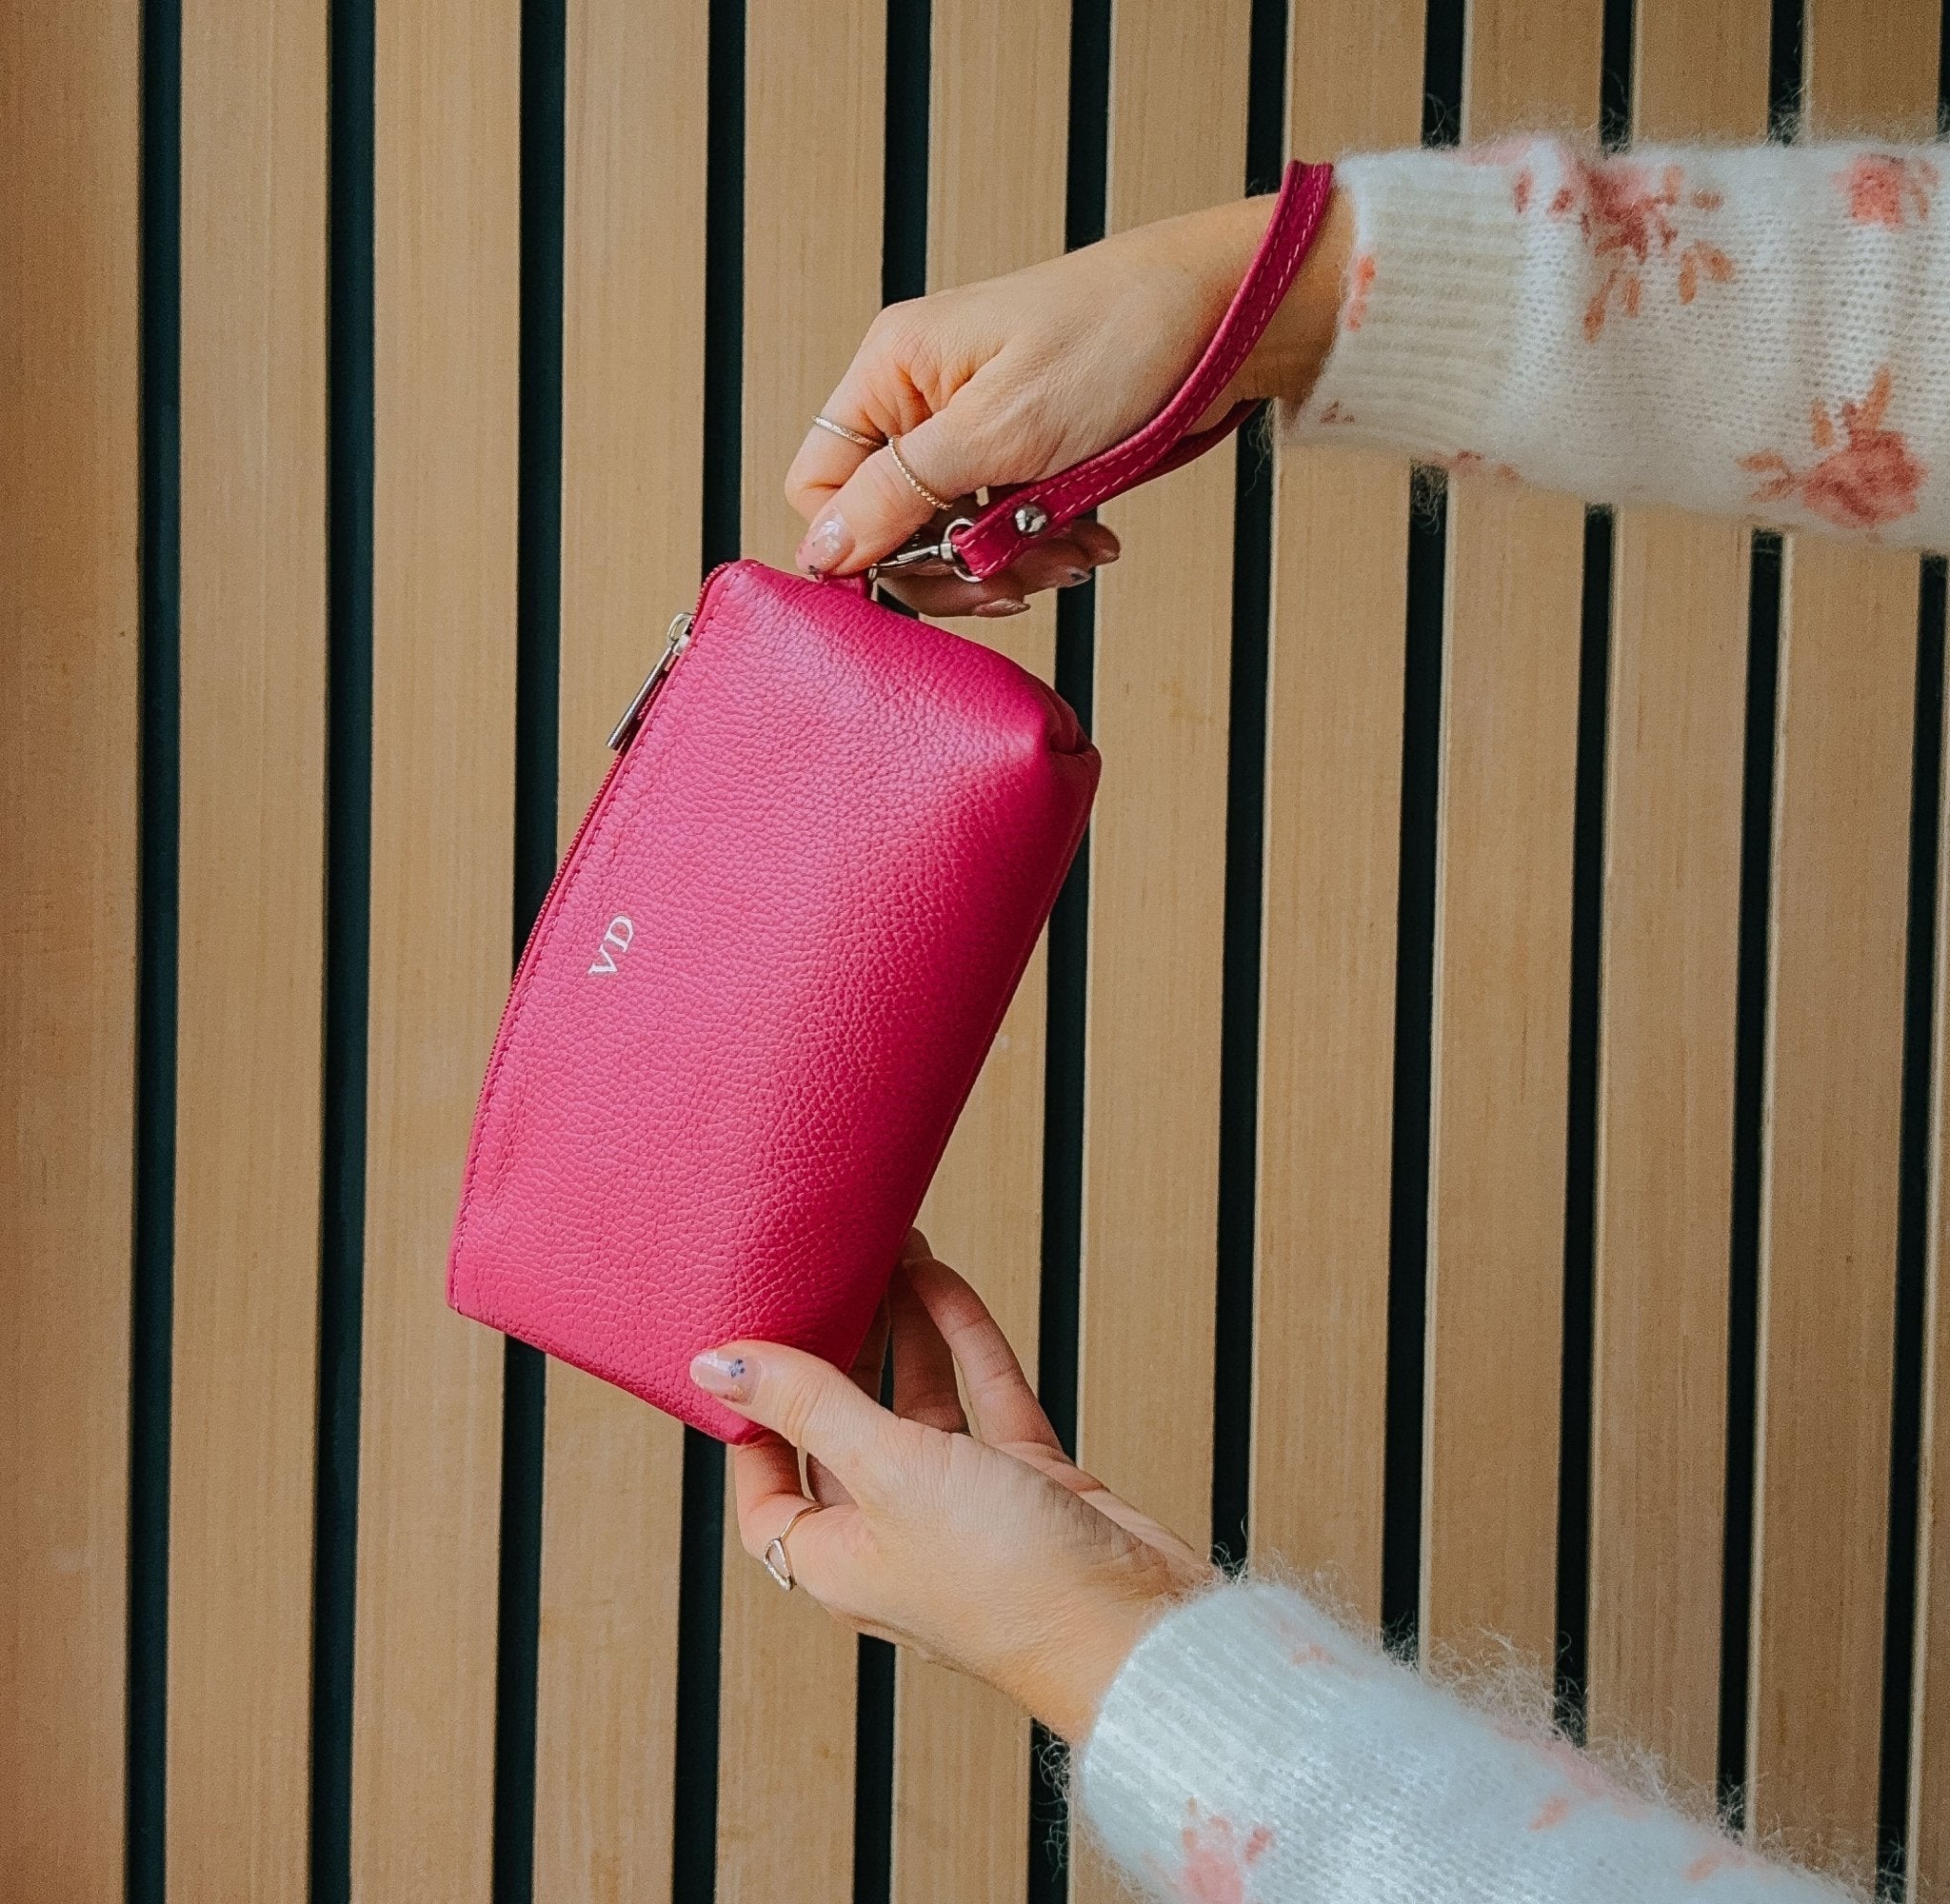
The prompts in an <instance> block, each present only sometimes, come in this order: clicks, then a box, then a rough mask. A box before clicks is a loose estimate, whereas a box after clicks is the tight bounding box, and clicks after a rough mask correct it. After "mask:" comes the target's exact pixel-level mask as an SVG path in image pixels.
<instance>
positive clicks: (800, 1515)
mask: <svg viewBox="0 0 1950 1904" xmlns="http://www.w3.org/2000/svg"><path fill="white" fill-rule="evenodd" d="M818 1512H819V1502H818V1501H816V1500H809V1501H807V1502H806V1505H805V1506H804V1507H799V1508H795V1509H794V1510H793V1512H792V1518H791V1519H790V1520H788V1521H787V1522H786V1524H785V1526H783V1527H782V1528H780V1529H779V1531H778V1532H777V1533H776V1534H775V1535H773V1536H772V1537H771V1538H770V1539H769V1540H767V1541H766V1551H765V1552H764V1554H763V1555H761V1556H760V1558H761V1559H762V1560H763V1561H764V1562H765V1569H766V1573H768V1574H769V1575H770V1576H771V1577H772V1578H773V1579H775V1580H776V1581H778V1583H779V1585H780V1586H782V1587H783V1588H785V1590H786V1592H787V1593H788V1594H789V1593H790V1592H791V1591H792V1589H793V1588H794V1587H796V1586H797V1585H798V1584H799V1582H798V1581H797V1580H795V1579H794V1578H793V1577H792V1557H791V1555H789V1554H788V1553H786V1535H788V1534H790V1533H791V1531H792V1530H793V1529H794V1528H795V1527H797V1526H798V1525H799V1523H800V1522H801V1521H802V1520H804V1519H805V1518H806V1516H807V1515H808V1514H817V1513H818ZM774 1551H776V1552H777V1554H778V1558H777V1559H776V1560H774V1559H773V1558H772V1555H773V1553H774Z"/></svg>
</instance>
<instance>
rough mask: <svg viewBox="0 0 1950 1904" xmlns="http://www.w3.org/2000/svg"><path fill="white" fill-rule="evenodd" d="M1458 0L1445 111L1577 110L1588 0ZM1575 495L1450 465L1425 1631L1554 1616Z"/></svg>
mask: <svg viewBox="0 0 1950 1904" xmlns="http://www.w3.org/2000/svg"><path fill="white" fill-rule="evenodd" d="M1537 18H1538V16H1537V14H1536V13H1535V11H1533V10H1532V9H1531V8H1530V7H1528V6H1527V5H1525V4H1523V0H1471V4H1470V9H1469V15H1468V32H1469V37H1468V43H1467V48H1466V54H1465V60H1464V67H1463V88H1462V130H1463V135H1464V136H1465V137H1466V138H1470V139H1476V140H1482V139H1488V138H1493V137H1494V136H1496V135H1497V134H1498V133H1501V132H1506V131H1510V130H1516V129H1525V128H1527V127H1530V126H1534V125H1538V124H1544V125H1551V126H1562V125H1572V126H1580V127H1585V128H1591V127H1594V126H1595V125H1596V122H1597V118H1598V88H1599V73H1600V39H1601V29H1602V7H1601V6H1600V5H1599V4H1598V0H1563V4H1560V5H1558V6H1556V7H1554V8H1553V9H1552V10H1551V15H1550V18H1551V28H1552V30H1551V31H1550V32H1548V33H1542V32H1539V31H1538V30H1537ZM1583 529H1584V512H1583V510H1582V507H1581V506H1579V505H1578V504H1577V503H1576V502H1573V501H1570V500H1568V499H1566V498H1563V497H1560V496H1541V495H1536V494H1532V493H1528V492H1519V491H1517V490H1516V489H1515V488H1514V486H1509V485H1506V484H1504V483H1503V482H1502V480H1501V479H1499V478H1498V477H1495V476H1492V475H1470V476H1463V477H1456V478H1453V479H1452V480H1451V482H1450V486H1449V540H1448V578H1447V584H1446V592H1445V596H1444V610H1445V617H1446V629H1445V633H1444V638H1443V763H1442V790H1441V796H1440V798H1441V812H1440V818H1439V822H1438V824H1439V827H1440V836H1439V843H1438V852H1439V860H1438V869H1437V898H1436V1002H1435V1027H1434V1034H1433V1042H1434V1056H1433V1067H1432V1085H1431V1089H1432V1093H1433V1099H1432V1103H1431V1109H1430V1124H1431V1137H1430V1141H1431V1145H1432V1155H1431V1159H1430V1165H1429V1258H1428V1351H1427V1356H1428V1359H1427V1365H1426V1369H1427V1374H1426V1382H1427V1390H1426V1393H1427V1399H1426V1404H1425V1407H1424V1412H1423V1428H1424V1433H1423V1554H1422V1562H1423V1594H1422V1599H1423V1619H1422V1636H1423V1646H1424V1649H1428V1648H1431V1647H1433V1648H1435V1649H1437V1650H1439V1651H1442V1652H1455V1653H1457V1654H1459V1655H1462V1656H1470V1655H1473V1654H1475V1653H1476V1652H1478V1651H1479V1650H1480V1649H1481V1648H1482V1645H1483V1644H1484V1636H1485V1635H1497V1636H1501V1638H1502V1640H1505V1641H1508V1642H1510V1643H1511V1644H1513V1645H1514V1646H1515V1647H1516V1648H1517V1649H1518V1650H1519V1651H1520V1652H1521V1653H1522V1654H1523V1655H1525V1656H1528V1657H1530V1658H1532V1659H1536V1660H1544V1661H1548V1660H1549V1659H1550V1658H1551V1657H1552V1656H1553V1655H1554V1653H1555V1640H1556V1635H1557V1610H1556V1589H1557V1573H1556V1556H1557V1512H1558V1505H1557V1497H1558V1447H1559V1391H1560V1371H1561V1362H1562V1339H1561V1336H1562V1329H1561V1321H1562V1298H1563V1250H1564V1141H1565V1135H1564V1119H1565V1109H1566V1099H1565V1086H1564V1080H1565V1065H1566V1050H1567V1047H1566V1038H1567V1033H1568V1010H1569V1000H1570V989H1571V986H1570V952H1571V944H1570V939H1571V828H1572V819H1573V811H1574V806H1575V799H1576V788H1575V768H1576V748H1577V722H1578V686H1579V627H1580V607H1581V589H1582V577H1583Z"/></svg>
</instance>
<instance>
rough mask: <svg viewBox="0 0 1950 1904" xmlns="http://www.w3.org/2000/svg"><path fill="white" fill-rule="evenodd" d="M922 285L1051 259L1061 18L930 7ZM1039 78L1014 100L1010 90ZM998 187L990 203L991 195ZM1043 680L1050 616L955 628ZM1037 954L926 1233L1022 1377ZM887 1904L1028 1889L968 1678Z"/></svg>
mask: <svg viewBox="0 0 1950 1904" xmlns="http://www.w3.org/2000/svg"><path fill="white" fill-rule="evenodd" d="M929 66H930V69H931V71H930V76H929V85H930V101H929V110H928V143H929V151H928V177H927V184H928V226H927V283H928V288H929V289H930V290H935V289H940V288H944V287H945V286H949V285H959V284H970V283H973V282H975V281H976V280H978V279H981V278H986V277H992V276H993V275H995V274H996V273H997V272H999V271H1006V270H1013V269H1015V268H1018V267H1020V266H1023V265H1029V264H1033V263H1035V262H1036V261H1037V260H1038V259H1040V258H1047V257H1050V256H1053V255H1054V254H1055V253H1056V252H1059V251H1061V250H1062V249H1063V241H1064V179H1065V154H1066V151H1067V148H1068V131H1069V127H1068V116H1069V115H1068V104H1069V96H1068V88H1067V84H1066V82H1067V77H1068V71H1069V21H1068V19H1067V17H1066V15H1065V12H1064V11H1063V10H1061V9H1054V8H1049V7H1045V6H1041V5H1039V4H1037V0H935V5H934V8H933V12H932V18H931V48H930V54H929ZM1025 71H1027V72H1034V73H1035V74H1037V76H1038V77H1037V84H1035V85H1034V86H1021V85H1018V84H1016V83H1015V75H1017V74H1019V73H1022V72H1025ZM1004 179H1007V180H1009V181H1010V182H1011V183H1010V186H1009V188H1007V189H1005V190H1003V189H998V188H997V185H998V181H1001V180H1004ZM963 625H964V626H965V627H966V628H967V629H969V630H970V631H975V630H979V631H980V638H981V639H983V640H985V641H987V642H989V643H991V644H992V645H995V646H996V647H999V648H1001V649H1002V650H1003V651H1004V652H1005V653H1006V654H1008V655H1009V656H1011V657H1012V658H1013V659H1014V660H1016V661H1018V662H1020V663H1021V664H1023V665H1024V666H1025V667H1026V668H1029V669H1030V670H1031V671H1032V672H1034V673H1036V674H1039V675H1041V676H1042V677H1043V678H1044V679H1045V680H1048V679H1049V678H1050V677H1051V675H1052V673H1053V671H1054V668H1055V663H1056V608H1055V602H1054V599H1053V598H1052V597H1049V596H1045V597H1043V598H1042V599H1040V600H1038V601H1036V602H1035V603H1034V604H1033V605H1031V607H1030V608H1029V610H1028V612H1027V613H1025V614H1023V615H1019V616H1016V617H1014V618H1012V619H1011V620H1009V621H1006V622H1004V623H1001V624H999V625H998V624H995V623H988V624H986V625H985V624H982V623H978V622H965V623H964V624H963ZM1047 987H1048V972H1047V966H1046V963H1045V953H1044V950H1043V949H1042V948H1039V949H1038V951H1037V953H1036V955H1035V957H1034V958H1033V959H1032V960H1031V961H1030V962H1029V966H1028V969H1027V970H1026V971H1025V973H1024V974H1023V982H1022V986H1021V988H1020V989H1019V990H1018V992H1017V994H1016V997H1015V1001H1014V1002H1013V1003H1012V1004H1011V1005H1010V1007H1009V1011H1008V1015H1007V1017H1006V1018H1005V1020H1004V1021H1003V1026H1002V1030H1001V1031H1000V1032H999V1033H998V1034H997V1036H996V1041H995V1046H994V1049H993V1050H992V1051H991V1052H990V1054H989V1058H988V1061H987V1062H986V1063H985V1065H984V1066H983V1070H982V1076H981V1077H980V1079H978V1080H977V1081H976V1085H975V1090H974V1092H973V1094H972V1095H971V1096H970V1098H969V1100H968V1103H967V1107H966V1108H965V1110H964V1111H963V1113H962V1121H961V1122H960V1123H959V1124H958V1125H957V1126H956V1130H955V1135H954V1137H953V1139H952V1140H950V1142H949V1145H948V1149H947V1153H946V1155H945V1157H944V1158H943V1160H942V1163H941V1168H940V1169H939V1170H938V1171H937V1172H936V1173H935V1180H934V1184H933V1187H932V1188H931V1189H930V1190H929V1192H928V1196H927V1202H926V1204H925V1206H924V1208H923V1209H922V1212H921V1225H922V1228H923V1229H924V1230H925V1232H926V1233H927V1237H928V1240H929V1241H930V1242H931V1243H932V1244H933V1246H934V1248H935V1250H936V1251H937V1253H938V1254H939V1255H940V1256H941V1257H942V1259H944V1260H945V1261H947V1262H952V1263H956V1264H958V1265H963V1266H965V1273H966V1274H967V1275H968V1276H969V1278H970V1279H972V1280H973V1281H974V1283H975V1284H976V1286H977V1287H978V1288H979V1289H980V1290H981V1291H982V1294H983V1297H984V1299H985V1301H986V1302H987V1303H988V1306H989V1308H990V1310H991V1311H993V1313H994V1315H995V1317H996V1319H997V1320H998V1321H999V1322H1000V1323H1001V1324H1002V1326H1003V1328H1004V1330H1005V1332H1006V1333H1007V1335H1008V1338H1009V1339H1010V1341H1012V1342H1013V1343H1014V1344H1015V1347H1016V1353H1017V1354H1018V1355H1019V1356H1020V1357H1021V1358H1022V1359H1023V1363H1024V1366H1025V1368H1029V1369H1033V1368H1034V1367H1035V1366H1036V1353H1037V1321H1038V1296H1039V1291H1040V1289H1041V1283H1042V1279H1041V1276H1040V1274H1039V1271H1040V1267H1041V1257H1042V1244H1043V1116H1044V1060H1045V1039H1044V1021H1045V1002H1046V998H1045V995H1046V992H1047ZM894 1743H895V1759H894V1824H893V1872H892V1895H893V1899H894V1904H1008V1900H1010V1899H1013V1898H1020V1897H1021V1896H1022V1894H1023V1886H1024V1883H1025V1860H1026V1856H1027V1851H1028V1832H1027V1829H1026V1825H1025V1819H1026V1817H1027V1811H1028V1802H1029V1722H1028V1720H1027V1718H1026V1717H1025V1716H1023V1715H1022V1714H1021V1713H1020V1712H1018V1711H1017V1710H1016V1709H1015V1708H1014V1707H1013V1706H1012V1705H1010V1703H1009V1702H1008V1701H1007V1700H1006V1699H1005V1698H1003V1697H1002V1696H1000V1695H999V1694H997V1693H995V1692H993V1691H992V1690H991V1689H990V1688H988V1687H986V1686H984V1685H981V1684H979V1683H978V1682H977V1681H975V1680H973V1679H969V1678H966V1677H965V1676H962V1675H960V1674H956V1673H951V1672H949V1671H947V1670H946V1669H945V1667H941V1666H935V1665H930V1664H925V1663H924V1662H921V1661H918V1660H914V1659H911V1658H909V1657H907V1656H905V1655H904V1656H902V1657H901V1658H900V1659H899V1660H898V1661H897V1662H896V1667H895V1709H894Z"/></svg>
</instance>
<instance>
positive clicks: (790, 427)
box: [718, 0, 886, 1904]
mask: <svg viewBox="0 0 1950 1904" xmlns="http://www.w3.org/2000/svg"><path fill="white" fill-rule="evenodd" d="M745 31H746V39H745V50H746V61H745V83H746V98H745V114H746V118H745V126H746V134H745V168H746V170H745V412H744V422H743V448H742V455H743V459H744V462H743V494H744V522H743V532H742V536H741V544H742V546H743V548H744V550H745V552H746V554H747V555H754V556H758V557H761V558H763V559H764V560H765V561H767V562H772V563H777V564H780V565H783V566H787V567H789V566H790V565H791V561H792V551H793V548H794V547H795V546H796V545H797V543H798V539H799V534H800V531H801V529H802V528H803V525H802V524H801V523H800V522H799V521H798V519H797V518H796V517H795V516H794V515H793V514H792V512H791V511H790V510H789V509H788V508H787V507H786V501H785V494H784V488H783V485H784V483H785V480H786V466H787V465H788V464H789V463H790V462H791V460H792V454H793V451H794V450H795V449H796V448H797V447H798V446H799V442H800V439H801V438H802V437H804V436H805V434H806V426H807V424H808V423H809V421H810V420H811V418H812V415H813V413H814V412H815V411H816V410H818V409H819V407H820V406H821V405H822V404H824V403H825V402H826V398H827V396H828V395H829V394H830V393H831V391H832V388H833V386H834V385H835V384H837V383H838V382H839V381H840V377H841V375H842V373H843V372H844V371H845V370H846V365H847V363H848V361H849V360H850V359H851V357H852V355H853V351H854V349H855V347H857V346H858V344H859V342H860V339H861V337H862V336H863V335H864V334H865V332H866V327H867V325H868V324H869V323H870V322H871V321H872V318H873V314H874V312H875V311H876V310H877V309H878V308H879V307H880V266H881V167H882V130H881V129H882V123H883V110H884V108H883V75H884V73H885V65H886V16H885V10H884V8H883V6H882V5H881V4H880V0H865V4H861V5H857V6H851V7H847V8H845V9H834V8H832V7H828V6H820V5H818V4H816V0H751V4H750V5H748V6H747V8H746V29H745ZM835 128H844V129H846V137H844V138H836V137H835V136H834V129H835ZM722 1632H723V1640H722V1649H721V1657H722V1660H723V1667H722V1671H723V1679H722V1682H721V1692H720V1713H719V1730H718V1899H719V1904H770V1900H772V1899H775V1898H780V1897H794V1898H802V1897H803V1898H805V1899H806V1904H850V1900H851V1898H852V1895H853V1732H854V1691H855V1687H856V1685H857V1682H858V1659H859V1648H858V1645H857V1643H856V1642H855V1640H854V1638H853V1636H851V1635H850V1634H847V1633H844V1632H842V1631H841V1630H840V1629H839V1628H838V1627H836V1626H835V1625H834V1624H833V1623H832V1622H831V1621H830V1620H828V1619H827V1618H826V1616H824V1615H823V1614H822V1613H821V1612H820V1611H819V1609H818V1608H817V1607H816V1606H814V1605H813V1603H812V1602H811V1601H810V1600H809V1599H808V1598H807V1597H806V1595H804V1594H794V1595H792V1596H790V1597H786V1596H785V1595H782V1594H781V1593H780V1592H779V1590H778V1588H777V1587H776V1586H774V1585H773V1584H772V1582H771V1580H770V1579H768V1578H767V1577H766V1575H765V1573H764V1572H763V1571H762V1570H761V1569H760V1568H759V1567H758V1566H757V1565H756V1564H755V1563H754V1562H753V1561H752V1559H751V1558H750V1557H749V1556H748V1555H747V1554H746V1551H745V1549H744V1547H743V1546H742V1545H740V1543H739V1538H738V1524H737V1515H736V1512H735V1511H734V1507H733V1504H732V1502H731V1501H730V1499H729V1497H728V1477H727V1498H726V1507H725V1596H724V1615H723V1628H722Z"/></svg>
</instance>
